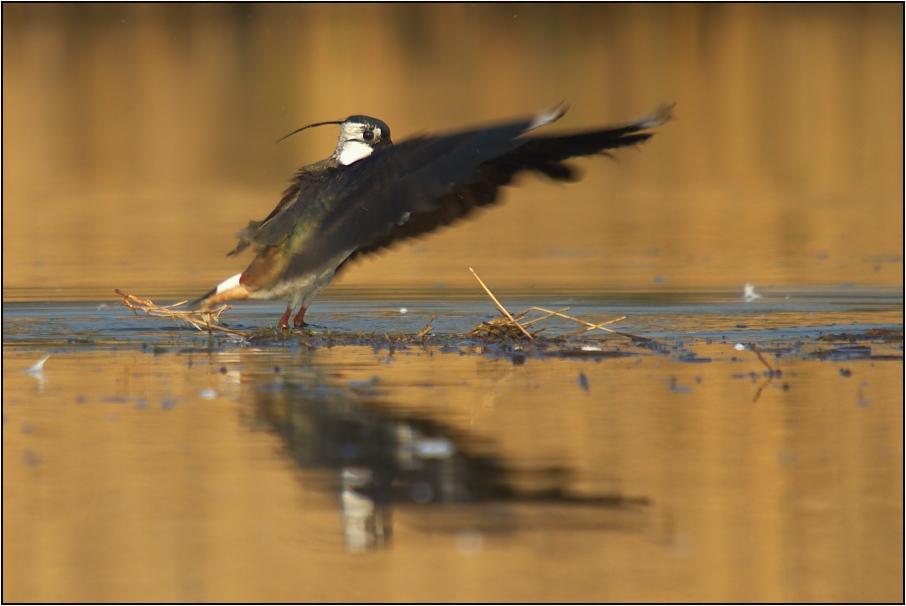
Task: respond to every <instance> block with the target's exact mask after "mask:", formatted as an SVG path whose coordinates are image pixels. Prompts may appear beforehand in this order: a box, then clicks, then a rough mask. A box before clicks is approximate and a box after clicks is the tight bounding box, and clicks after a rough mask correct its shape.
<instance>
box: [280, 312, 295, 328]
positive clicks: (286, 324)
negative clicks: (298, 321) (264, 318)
mask: <svg viewBox="0 0 906 606" xmlns="http://www.w3.org/2000/svg"><path fill="white" fill-rule="evenodd" d="M292 311H293V310H292V309H287V310H286V313H285V314H283V317H282V318H280V323H279V324H277V327H278V328H289V314H290V313H292Z"/></svg>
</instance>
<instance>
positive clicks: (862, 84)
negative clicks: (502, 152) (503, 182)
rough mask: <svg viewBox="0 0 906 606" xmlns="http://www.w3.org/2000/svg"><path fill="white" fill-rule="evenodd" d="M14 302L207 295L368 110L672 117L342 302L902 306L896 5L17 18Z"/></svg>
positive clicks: (47, 11) (466, 122)
mask: <svg viewBox="0 0 906 606" xmlns="http://www.w3.org/2000/svg"><path fill="white" fill-rule="evenodd" d="M2 11H3V13H2V16H3V20H2V27H3V202H4V204H3V298H4V300H7V301H9V300H48V299H116V298H117V297H116V295H114V294H113V289H114V288H121V289H124V290H126V291H128V292H132V293H134V294H138V295H141V296H158V297H174V298H183V297H189V296H195V295H198V294H200V293H201V292H203V291H205V290H207V289H209V288H210V287H212V286H213V285H214V284H215V283H217V282H218V281H220V280H222V279H224V278H225V277H227V276H229V275H232V274H234V273H236V272H238V271H240V270H242V269H244V268H245V267H246V265H247V263H248V262H249V261H250V258H251V257H250V256H244V257H241V258H238V259H237V258H227V257H226V256H225V254H226V253H227V252H228V251H229V250H231V249H232V248H233V246H234V244H235V239H234V237H233V236H234V234H235V233H236V231H237V230H238V229H239V228H241V227H242V226H244V225H245V224H246V223H247V221H249V220H250V219H262V218H264V216H266V215H267V213H268V212H270V210H271V209H272V208H273V207H274V206H275V204H276V203H277V201H278V200H279V196H280V193H281V191H282V190H283V189H284V187H285V186H286V184H287V180H288V179H289V177H290V176H291V174H292V173H293V172H294V171H295V169H296V168H298V167H299V166H301V165H303V164H307V163H310V162H313V161H316V160H320V159H322V158H324V157H326V156H327V155H329V154H330V153H331V151H332V150H333V147H334V144H335V140H336V135H337V133H336V130H335V129H332V128H321V129H315V130H312V131H306V133H304V134H302V135H297V136H295V137H293V138H291V139H289V140H287V141H284V142H282V143H280V144H275V141H276V140H277V139H278V138H279V137H281V136H283V135H284V134H286V133H288V132H290V131H291V130H293V129H295V128H297V127H299V126H302V125H304V124H309V123H312V122H318V121H325V120H338V119H342V118H345V117H346V116H348V115H350V114H367V115H372V116H375V117H378V118H381V119H383V120H384V121H385V122H387V123H388V124H389V125H390V127H391V129H392V131H393V138H394V140H395V141H401V140H403V139H405V138H407V137H409V136H412V135H416V134H420V133H425V132H432V131H444V130H450V129H458V128H461V127H465V126H470V125H480V124H485V123H493V122H495V121H500V120H504V119H507V118H511V117H514V116H524V115H527V114H531V113H533V112H536V111H538V110H539V109H543V108H548V107H550V106H552V105H555V104H557V103H559V102H560V101H566V102H567V103H568V104H569V105H570V107H571V109H570V111H569V113H568V114H567V115H566V117H565V118H564V119H563V120H561V121H560V122H559V123H557V124H556V125H554V126H553V127H549V128H548V129H547V131H546V132H557V131H569V130H580V129H586V128H591V127H597V126H602V125H606V124H612V123H619V122H622V121H625V120H628V119H631V118H636V117H639V116H641V115H643V114H645V113H647V112H649V111H650V110H652V109H653V108H655V107H656V106H657V105H659V104H660V103H662V102H674V101H675V102H676V103H677V105H676V110H675V113H676V116H677V120H675V121H674V122H671V123H669V124H667V125H665V126H664V127H662V128H660V129H659V130H658V133H657V135H656V136H655V137H654V138H653V139H652V140H651V141H649V142H648V143H646V144H645V145H643V146H642V147H641V148H640V149H639V150H638V152H639V153H637V152H636V151H635V150H623V151H622V152H620V153H619V154H618V157H617V161H611V160H608V159H605V158H592V159H589V160H581V161H578V162H577V164H578V165H580V166H581V167H582V169H583V171H584V172H585V177H584V179H583V180H582V182H580V183H577V184H571V185H565V186H564V185H556V184H549V183H545V182H543V181H542V180H541V179H538V178H535V177H532V176H528V177H525V178H522V179H520V180H519V182H518V184H517V187H514V188H508V189H507V190H506V193H505V196H504V204H503V205H501V206H499V207H497V208H494V209H492V210H490V211H488V212H484V213H482V214H481V215H480V216H479V217H478V218H477V220H474V221H468V222H465V223H462V224H460V225H458V226H456V227H454V228H452V229H447V230H444V231H442V232H440V233H438V234H434V235H432V236H430V237H428V238H426V239H423V240H419V241H417V242H414V243H411V244H406V245H402V246H398V247H397V249H395V250H394V251H390V252H387V253H384V254H382V255H380V256H376V257H374V258H372V259H369V260H366V261H364V262H360V263H358V264H356V266H355V267H354V268H352V269H351V270H349V271H347V272H345V273H344V275H343V276H342V277H341V278H338V280H337V281H336V282H335V283H334V284H333V285H332V286H331V288H330V289H329V290H328V291H327V293H325V294H326V295H330V293H332V296H343V295H344V294H354V293H356V292H367V293H371V294H374V293H380V292H387V291H399V290H400V289H405V290H407V291H410V292H413V293H414V292H424V293H429V294H430V293H432V292H436V291H437V289H440V288H443V289H446V292H447V293H451V294H452V293H455V292H458V291H459V290H463V291H465V290H469V291H472V290H475V285H474V284H473V278H472V277H471V275H470V274H469V273H468V270H467V268H468V267H475V268H476V270H478V271H479V273H480V274H481V275H482V277H483V278H484V279H485V281H486V282H488V283H489V284H490V285H492V287H496V288H498V289H530V288H538V289H551V290H555V291H558V292H561V291H562V292H571V291H582V292H604V291H608V290H632V291H650V290H659V291H664V290H696V289H711V288H733V289H736V288H739V289H741V287H742V285H743V284H744V283H746V282H752V283H755V284H756V285H759V286H761V285H765V286H769V285H833V286H840V285H857V286H865V285H867V286H897V285H902V283H903V253H902V251H903V6H902V5H901V4H882V5H872V4H858V5H841V4H833V5H816V4H808V5H787V4H781V5H713V4H711V5H707V6H698V5H687V4H684V5H677V6H671V5H660V4H654V5H647V4H645V5H628V6H625V5H612V4H608V5H584V4H583V5H573V4H570V5H561V4H557V5H547V4H541V5H538V4H532V5H513V4H507V5H487V4H481V5H461V4H438V5H418V4H414V5H413V4H406V5H395V4H383V5H367V4H352V5H339V6H337V5H272V4H260V5H242V4H230V5H220V4H204V5H162V4H153V5H143V4H129V5H116V4H104V5H92V4H88V5H85V4H70V5H54V4H35V5H25V4H4V5H3V9H2Z"/></svg>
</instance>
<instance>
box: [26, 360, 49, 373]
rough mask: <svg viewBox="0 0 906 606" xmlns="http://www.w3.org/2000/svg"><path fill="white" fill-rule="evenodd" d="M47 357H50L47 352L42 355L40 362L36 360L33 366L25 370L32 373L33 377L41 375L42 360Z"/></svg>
mask: <svg viewBox="0 0 906 606" xmlns="http://www.w3.org/2000/svg"><path fill="white" fill-rule="evenodd" d="M49 357H50V355H49V354H48V355H46V356H44V357H43V358H41V361H40V362H38V363H37V364H35V365H34V366H32V367H31V368H29V369H28V370H26V371H25V372H27V373H28V374H30V375H33V376H35V377H40V376H42V375H43V374H44V362H47V358H49Z"/></svg>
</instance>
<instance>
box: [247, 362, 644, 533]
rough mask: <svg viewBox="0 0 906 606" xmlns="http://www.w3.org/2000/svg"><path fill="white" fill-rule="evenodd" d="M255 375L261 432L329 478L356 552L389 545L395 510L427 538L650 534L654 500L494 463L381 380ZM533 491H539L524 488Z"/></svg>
mask: <svg viewBox="0 0 906 606" xmlns="http://www.w3.org/2000/svg"><path fill="white" fill-rule="evenodd" d="M297 368H299V367H297ZM246 376H247V377H248V376H252V377H253V381H252V389H253V392H254V394H255V395H254V400H255V415H256V417H257V421H258V423H259V425H261V424H263V425H264V426H265V427H267V428H269V429H271V430H274V431H276V432H277V433H278V434H279V435H280V437H281V438H282V440H283V442H284V443H285V445H286V446H287V449H288V451H289V453H290V454H291V455H292V456H293V458H294V459H295V461H296V463H298V464H299V465H300V466H301V467H303V468H305V469H310V470H322V471H324V470H326V471H328V472H329V473H327V474H313V476H314V477H316V478H317V477H326V478H328V479H327V481H326V482H325V485H324V486H323V488H325V489H329V490H332V491H336V493H337V502H338V505H339V508H340V514H341V519H342V526H343V534H344V540H345V545H346V548H347V549H348V550H350V551H366V550H369V549H375V548H380V547H382V546H385V545H387V544H388V543H389V541H390V539H391V536H392V529H393V509H394V507H396V508H404V509H405V511H406V513H407V514H411V516H409V517H407V522H409V523H411V524H412V525H413V526H414V527H415V528H416V529H418V530H420V531H424V532H449V533H459V534H460V535H461V536H465V535H463V534H462V533H467V534H468V533H472V534H470V535H469V536H472V535H474V534H475V533H483V532H497V533H499V532H507V531H512V530H516V529H524V528H527V527H528V528H536V529H537V528H552V527H554V528H560V529H574V530H582V529H617V530H636V531H638V530H641V529H642V528H644V526H645V523H646V520H647V517H648V505H649V501H648V499H647V498H645V497H635V498H628V497H624V496H622V495H619V494H608V495H590V496H589V495H585V494H577V493H573V492H570V491H569V490H568V489H567V488H566V486H567V485H568V483H569V479H570V475H571V474H570V470H569V469H566V468H564V467H562V466H559V467H558V466H549V467H545V468H543V469H532V470H529V471H526V470H525V469H520V468H519V466H518V462H508V461H505V460H502V459H501V458H500V457H498V456H496V455H494V454H489V453H493V451H494V444H493V443H491V442H489V441H488V440H486V439H485V440H481V439H478V438H476V437H474V436H471V435H468V434H466V433H464V432H462V431H461V430H457V429H454V428H452V427H449V426H445V425H444V424H443V423H442V422H439V421H437V420H433V419H428V418H424V417H418V416H416V415H413V414H412V413H411V412H409V411H407V412H406V413H402V412H400V411H397V410H395V409H394V408H393V407H392V406H390V405H389V404H388V403H387V401H386V399H387V398H386V396H385V394H381V393H380V392H379V390H378V389H377V382H376V380H373V381H372V382H365V383H358V382H353V383H349V384H345V385H341V384H338V383H336V382H334V383H333V384H331V379H330V377H329V375H328V374H327V373H324V372H319V371H317V370H313V366H311V365H308V366H305V367H301V368H300V369H299V370H295V371H293V370H287V371H282V373H281V374H280V375H279V378H276V380H275V375H274V374H273V373H269V374H261V375H257V376H255V375H253V374H252V375H250V374H248V373H247V374H246ZM307 483H308V482H307ZM526 485H532V486H536V487H539V486H540V488H529V489H526V488H520V487H523V486H526ZM477 536H480V534H479V535H477Z"/></svg>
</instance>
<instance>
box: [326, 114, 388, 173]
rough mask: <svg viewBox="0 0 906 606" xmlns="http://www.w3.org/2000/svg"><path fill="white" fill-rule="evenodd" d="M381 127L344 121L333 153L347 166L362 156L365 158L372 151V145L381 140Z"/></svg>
mask: <svg viewBox="0 0 906 606" xmlns="http://www.w3.org/2000/svg"><path fill="white" fill-rule="evenodd" d="M381 134H382V133H381V127H379V126H371V125H370V124H361V123H357V122H347V123H344V124H343V125H342V127H341V129H340V140H339V141H338V142H337V150H336V152H334V155H335V156H336V158H337V161H338V162H339V163H340V164H342V165H344V166H349V165H350V164H352V163H353V162H358V161H359V160H361V159H362V158H367V157H368V156H370V155H371V152H373V151H374V146H375V145H377V144H378V143H380V141H381Z"/></svg>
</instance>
